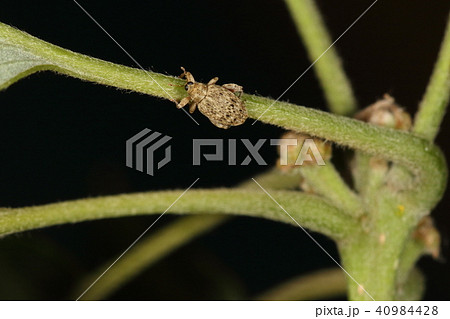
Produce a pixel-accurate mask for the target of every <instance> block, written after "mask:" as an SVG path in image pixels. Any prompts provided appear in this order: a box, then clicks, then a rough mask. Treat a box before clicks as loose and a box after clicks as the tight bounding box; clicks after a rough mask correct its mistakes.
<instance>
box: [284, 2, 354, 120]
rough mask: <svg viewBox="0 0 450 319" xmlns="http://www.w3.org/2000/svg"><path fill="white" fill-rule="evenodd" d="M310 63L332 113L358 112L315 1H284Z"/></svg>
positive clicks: (351, 91)
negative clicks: (312, 63) (312, 64)
mask: <svg viewBox="0 0 450 319" xmlns="http://www.w3.org/2000/svg"><path fill="white" fill-rule="evenodd" d="M285 1H286V4H287V7H288V9H289V11H290V13H291V16H292V19H293V21H294V23H295V26H296V28H297V31H298V33H299V34H300V35H301V37H302V39H303V42H304V44H305V46H306V49H307V51H308V56H309V59H310V60H311V61H312V62H313V61H315V60H316V59H319V60H318V61H317V62H316V63H315V64H314V67H315V71H316V74H317V77H318V78H319V81H320V83H321V85H322V88H323V90H324V93H325V98H326V99H327V102H328V105H329V107H330V110H331V111H332V112H334V113H337V114H341V115H351V114H353V113H354V112H355V111H356V104H357V103H356V98H355V95H354V94H353V90H352V86H351V84H350V81H349V80H348V78H347V76H346V75H345V72H344V69H343V67H342V62H341V59H340V58H339V55H338V53H337V50H336V49H335V48H334V47H332V41H331V36H330V35H329V33H328V31H327V28H326V26H325V22H324V21H323V19H322V16H321V14H320V12H319V9H318V8H317V5H316V3H315V1H314V0H285Z"/></svg>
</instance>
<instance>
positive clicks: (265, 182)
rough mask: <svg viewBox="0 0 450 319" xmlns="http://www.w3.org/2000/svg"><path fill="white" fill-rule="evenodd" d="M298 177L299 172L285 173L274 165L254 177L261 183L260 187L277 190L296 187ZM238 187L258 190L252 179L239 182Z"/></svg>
mask: <svg viewBox="0 0 450 319" xmlns="http://www.w3.org/2000/svg"><path fill="white" fill-rule="evenodd" d="M300 178H301V177H300V175H299V174H296V173H291V172H286V173H285V172H282V171H280V170H279V169H278V168H276V167H274V168H271V169H269V170H267V171H266V172H263V173H261V174H259V175H256V176H255V179H256V180H257V181H258V183H260V184H261V186H262V187H264V188H267V189H279V190H288V189H298V188H299V184H300ZM239 187H241V188H245V189H257V190H260V188H259V186H258V184H256V183H255V182H254V181H253V180H252V179H250V180H247V181H245V182H243V183H241V184H239Z"/></svg>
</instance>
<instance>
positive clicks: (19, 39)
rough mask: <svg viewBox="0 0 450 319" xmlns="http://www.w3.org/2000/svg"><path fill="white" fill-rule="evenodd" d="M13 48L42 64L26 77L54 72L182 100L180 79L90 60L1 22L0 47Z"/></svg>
mask: <svg viewBox="0 0 450 319" xmlns="http://www.w3.org/2000/svg"><path fill="white" fill-rule="evenodd" d="M2 44H3V45H12V46H16V47H20V48H21V49H23V50H25V51H27V52H29V53H31V54H33V55H34V56H36V58H39V59H41V60H42V61H43V62H42V65H40V66H38V67H36V68H34V69H33V70H30V72H27V73H26V74H25V75H28V74H30V73H32V72H38V71H45V70H50V71H55V72H58V73H62V74H66V75H69V76H72V77H75V78H79V79H82V80H86V81H91V82H96V83H100V84H104V85H108V86H113V87H117V88H120V89H125V90H132V91H135V92H140V93H145V94H149V95H153V96H158V97H161V98H165V99H172V98H173V99H177V100H179V99H181V98H182V97H183V96H185V95H186V92H185V91H184V89H183V88H182V87H180V86H175V85H181V84H184V81H182V80H181V79H179V78H176V77H172V76H167V75H163V74H159V73H155V72H151V71H144V70H141V69H136V68H130V67H127V66H123V65H119V64H115V63H111V62H107V61H103V60H100V59H96V58H92V57H89V56H87V55H83V54H80V53H76V52H73V51H70V50H66V49H63V48H61V47H58V46H56V45H53V44H51V43H48V42H45V41H42V40H40V39H38V38H36V37H33V36H31V35H29V34H28V33H25V32H23V31H20V30H17V29H15V28H13V27H11V26H9V25H6V24H4V23H1V22H0V45H2Z"/></svg>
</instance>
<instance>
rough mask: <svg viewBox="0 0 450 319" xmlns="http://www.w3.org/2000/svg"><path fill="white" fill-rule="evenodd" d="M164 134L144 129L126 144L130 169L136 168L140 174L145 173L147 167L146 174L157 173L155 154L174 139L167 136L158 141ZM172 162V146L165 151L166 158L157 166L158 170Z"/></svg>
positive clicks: (127, 163) (127, 161) (127, 162)
mask: <svg viewBox="0 0 450 319" xmlns="http://www.w3.org/2000/svg"><path fill="white" fill-rule="evenodd" d="M161 135H162V134H161V133H159V132H153V133H152V131H151V130H149V129H148V128H145V129H143V130H142V131H140V132H139V133H137V134H136V135H134V136H133V137H132V138H130V139H128V140H127V142H126V165H127V166H128V167H130V168H135V169H136V170H138V171H140V172H144V166H146V173H147V174H148V175H151V176H153V174H154V171H155V158H154V157H155V152H156V150H158V149H159V148H160V147H161V146H163V145H164V144H166V143H167V142H168V141H170V140H171V139H172V138H171V137H170V136H167V135H162V137H161V138H160V139H159V140H157V139H158V138H159V137H160V136H161ZM170 160H171V146H170V145H169V146H167V147H166V148H165V149H164V158H163V159H161V160H160V161H159V162H158V163H157V164H156V167H157V168H156V169H160V168H162V167H163V166H164V165H166V164H167V163H169V162H170ZM144 163H145V164H146V165H145V164H144Z"/></svg>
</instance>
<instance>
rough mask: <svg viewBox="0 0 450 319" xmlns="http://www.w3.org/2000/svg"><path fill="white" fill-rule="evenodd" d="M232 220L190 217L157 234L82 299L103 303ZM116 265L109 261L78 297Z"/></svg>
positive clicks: (86, 281)
mask: <svg viewBox="0 0 450 319" xmlns="http://www.w3.org/2000/svg"><path fill="white" fill-rule="evenodd" d="M228 219H229V216H225V215H209V216H198V215H193V216H186V217H181V218H180V219H179V220H177V221H175V222H173V223H171V224H170V225H168V226H165V227H164V228H162V229H159V230H157V231H154V232H153V233H152V234H151V235H150V236H148V237H147V238H145V239H143V240H141V241H140V242H138V243H137V244H136V245H135V246H134V247H133V249H131V250H130V251H129V252H128V253H127V254H126V256H124V258H121V259H119V260H118V261H117V262H116V263H115V264H114V267H113V268H111V269H110V270H109V271H108V272H106V273H105V274H104V275H103V276H102V277H101V279H100V280H99V281H97V282H96V283H95V285H93V286H92V287H91V288H90V289H89V290H88V291H87V292H86V293H85V294H84V295H83V296H82V299H83V300H101V299H104V298H106V297H108V296H109V295H111V294H112V293H113V292H114V291H116V290H117V289H118V288H120V287H121V286H122V285H123V284H124V283H126V282H128V281H129V280H131V279H132V278H135V277H136V276H138V275H139V274H140V273H141V272H143V271H144V270H145V269H146V268H147V267H148V266H150V265H152V264H154V263H155V262H157V261H158V260H160V259H161V258H164V257H165V256H166V255H167V254H169V253H171V252H172V251H174V250H175V249H177V248H179V247H181V246H182V245H185V244H187V243H188V242H189V241H191V240H192V239H194V238H196V237H198V236H200V235H202V234H203V233H205V232H207V231H210V230H211V229H212V228H214V227H217V226H218V225H220V224H222V223H223V222H225V221H226V220H228ZM113 262H114V260H110V261H108V262H107V263H106V264H104V265H102V266H101V267H99V268H98V271H97V272H95V273H93V274H91V275H90V276H89V277H86V278H85V279H84V280H83V281H82V282H81V283H80V285H79V287H78V288H77V289H76V291H75V292H76V296H75V297H78V296H79V295H80V294H81V293H82V292H83V291H84V290H85V289H86V287H89V285H91V284H92V283H93V282H94V281H95V280H96V279H97V278H99V277H100V276H101V275H102V273H103V272H104V270H105V269H107V268H108V267H109V266H110V265H111V264H112V263H113Z"/></svg>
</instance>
